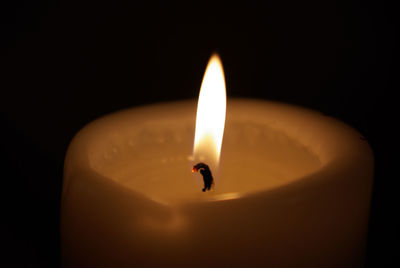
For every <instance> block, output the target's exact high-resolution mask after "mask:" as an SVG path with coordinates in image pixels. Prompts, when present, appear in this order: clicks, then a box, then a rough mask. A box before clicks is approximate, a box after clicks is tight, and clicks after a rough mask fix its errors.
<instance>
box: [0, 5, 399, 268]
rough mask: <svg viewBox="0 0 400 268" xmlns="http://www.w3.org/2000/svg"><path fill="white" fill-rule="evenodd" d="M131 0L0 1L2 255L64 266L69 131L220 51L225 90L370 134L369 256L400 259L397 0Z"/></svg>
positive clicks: (192, 77) (150, 95)
mask: <svg viewBox="0 0 400 268" xmlns="http://www.w3.org/2000/svg"><path fill="white" fill-rule="evenodd" d="M133 2H135V1H119V0H118V1H73V0H72V1H66V0H65V1H49V0H48V1H45V0H42V1H41V0H31V1H28V0H26V1H21V0H17V1H12V2H10V3H7V1H2V2H1V4H0V14H1V16H0V23H1V24H0V41H1V42H0V49H1V51H0V79H1V80H0V92H1V93H0V94H1V95H0V96H1V97H0V98H1V108H0V122H1V125H0V126H1V132H0V133H1V134H0V145H1V159H0V160H1V162H0V163H1V164H0V165H1V166H0V167H1V169H0V172H1V173H0V174H1V189H2V192H1V207H0V208H1V214H0V215H1V229H0V230H1V244H2V248H3V249H1V254H2V255H4V256H2V258H1V262H2V263H4V262H6V263H7V262H8V263H10V264H13V266H17V267H19V266H27V267H57V266H59V262H60V254H59V251H60V246H59V242H60V241H59V213H60V193H61V185H62V171H63V160H64V156H65V153H66V149H67V146H68V144H69V142H70V141H71V139H72V137H73V136H74V134H76V133H77V131H78V130H79V129H81V128H82V127H83V126H84V125H85V124H87V123H88V122H90V121H92V120H93V119H95V118H97V117H99V116H101V115H104V114H107V113H110V112H113V111H116V110H118V109H123V108H128V107H132V106H137V105H142V104H147V103H153V102H160V101H168V100H177V99H186V98H197V95H198V90H199V88H200V83H201V79H202V75H203V72H204V68H205V66H206V63H207V61H208V58H209V56H210V54H211V52H213V51H218V52H219V53H220V55H221V58H222V60H223V63H224V67H225V73H226V80H227V89H228V95H229V96H231V97H252V98H262V99H270V100H278V101H284V102H288V103H293V104H297V105H301V106H305V107H309V108H312V109H316V110H319V111H321V112H323V113H325V114H327V115H331V116H334V117H337V118H339V119H340V120H342V121H344V122H346V123H348V124H349V125H351V126H353V127H354V128H356V129H358V130H359V131H360V132H361V133H362V134H363V135H364V136H365V137H366V139H367V140H368V141H369V143H370V145H371V147H372V149H373V151H374V155H375V162H376V171H375V182H374V191H373V198H372V211H371V220H370V225H369V235H368V251H367V267H383V266H394V264H399V263H400V262H399V260H398V259H397V257H396V255H397V256H398V254H397V252H398V249H399V247H398V246H397V245H396V243H395V242H398V238H399V236H398V228H399V225H398V222H397V219H396V218H395V215H396V213H397V212H398V208H397V204H398V197H397V196H396V194H395V193H396V188H395V187H394V186H395V181H396V179H398V177H399V176H398V175H397V176H396V175H394V174H395V173H393V172H394V170H395V165H396V163H395V159H394V153H392V152H395V150H396V149H395V145H394V144H395V143H394V141H395V134H396V133H395V132H394V128H392V127H391V126H393V125H395V124H396V122H397V120H396V116H395V110H396V109H395V108H396V107H395V105H393V104H392V102H391V100H393V99H394V82H393V81H394V77H393V73H394V72H393V70H392V65H393V60H392V59H393V54H394V45H395V44H394V35H395V27H394V25H393V18H394V16H395V15H394V14H395V12H394V10H393V8H392V7H390V6H388V5H387V4H386V3H385V2H384V1H353V0H349V1H343V3H342V2H338V1H332V0H327V1H317V0H311V1H310V0H305V1H294V0H288V1H279V2H278V3H277V1H268V2H266V3H264V4H263V5H255V4H246V3H245V2H244V1H243V2H242V3H238V4H234V3H233V2H230V3H223V4H217V3H212V2H207V1H203V2H199V3H195V2H190V3H191V4H190V5H188V4H187V2H186V4H184V3H180V4H172V3H168V4H167V3H165V2H164V3H163V4H158V3H154V2H153V3H151V4H148V5H147V6H142V5H141V6H138V4H137V3H133ZM393 103H394V102H393ZM396 144H397V143H396ZM338 198H340V197H338Z"/></svg>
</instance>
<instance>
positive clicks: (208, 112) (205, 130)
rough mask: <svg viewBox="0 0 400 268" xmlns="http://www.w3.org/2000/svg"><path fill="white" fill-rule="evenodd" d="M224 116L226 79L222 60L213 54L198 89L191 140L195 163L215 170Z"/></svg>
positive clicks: (219, 150) (218, 156) (219, 151)
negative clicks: (194, 128)
mask: <svg viewBox="0 0 400 268" xmlns="http://www.w3.org/2000/svg"><path fill="white" fill-rule="evenodd" d="M225 115H226V89H225V77H224V70H223V67H222V62H221V59H220V58H219V56H218V55H217V54H213V55H212V56H211V58H210V60H209V62H208V65H207V68H206V71H205V74H204V77H203V82H202V84H201V88H200V94H199V100H198V104H197V115H196V131H195V136H194V149H193V158H194V161H197V162H199V161H202V162H205V163H207V164H208V165H209V166H210V167H212V168H214V169H215V168H217V167H218V163H219V158H220V153H221V146H222V138H223V134H224V127H225Z"/></svg>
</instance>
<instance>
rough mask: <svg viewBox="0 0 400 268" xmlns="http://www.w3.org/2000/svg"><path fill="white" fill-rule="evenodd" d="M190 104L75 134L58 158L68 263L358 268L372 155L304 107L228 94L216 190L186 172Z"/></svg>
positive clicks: (117, 117)
mask: <svg viewBox="0 0 400 268" xmlns="http://www.w3.org/2000/svg"><path fill="white" fill-rule="evenodd" d="M195 109H196V105H195V102H194V101H193V102H192V101H186V102H176V103H170V104H160V105H153V106H148V107H141V108H135V109H131V110H126V111H121V112H118V113H115V114H112V115H109V116H106V117H104V118H101V119H98V120H96V121H94V122H92V123H91V124H89V125H88V126H86V127H85V128H84V129H83V130H82V131H80V132H79V133H78V134H77V136H76V137H75V138H74V140H73V141H72V142H71V145H70V147H69V149H68V153H67V156H66V160H65V167H64V182H63V183H64V184H63V196H62V215H61V239H62V260H63V265H64V266H65V267H88V266H96V267H98V266H109V267H117V266H121V267H125V266H138V267H140V266H156V265H158V266H165V265H178V266H199V267H204V266H206V265H207V266H220V265H222V266H243V267H245V266H246V267H248V266H249V265H264V266H267V265H271V266H281V267H284V266H308V267H338V266H352V267H354V266H362V264H363V256H364V249H365V239H366V232H367V221H368V214H369V202H370V195H371V185H372V178H373V157H372V153H371V151H370V148H369V146H368V144H367V143H366V141H365V140H364V139H362V137H361V136H360V134H359V133H357V132H356V131H354V130H353V129H351V128H350V127H348V126H346V125H345V124H343V123H341V122H338V121H337V120H334V119H332V118H329V117H326V116H324V115H322V114H320V113H316V112H312V111H309V110H306V109H302V108H298V107H293V106H289V105H285V104H279V103H274V102H266V101H254V100H229V102H228V110H227V121H226V122H227V123H226V124H227V126H226V130H225V137H224V142H223V148H222V153H221V157H222V159H221V169H220V170H219V171H218V172H217V174H216V176H217V177H218V179H217V180H218V181H217V185H216V188H215V190H214V191H212V192H210V193H202V192H201V188H202V185H198V183H199V182H198V181H197V180H198V178H196V177H195V178H193V177H192V175H191V174H190V170H191V164H192V163H191V161H190V158H188V156H190V154H191V153H192V152H191V150H192V145H193V134H194V132H193V131H194V120H195V119H194V118H195Z"/></svg>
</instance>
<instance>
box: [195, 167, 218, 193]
mask: <svg viewBox="0 0 400 268" xmlns="http://www.w3.org/2000/svg"><path fill="white" fill-rule="evenodd" d="M199 170H200V173H201V175H203V181H204V188H203V192H205V191H206V190H210V189H211V186H212V185H213V183H214V179H213V177H212V175H211V170H210V168H209V167H208V166H207V165H206V164H204V163H198V164H197V165H194V166H193V168H192V172H197V171H199Z"/></svg>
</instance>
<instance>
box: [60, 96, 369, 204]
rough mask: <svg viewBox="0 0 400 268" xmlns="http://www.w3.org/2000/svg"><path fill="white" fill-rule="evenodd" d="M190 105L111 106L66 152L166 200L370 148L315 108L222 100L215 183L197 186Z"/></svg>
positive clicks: (257, 186) (227, 195) (256, 182)
mask: <svg viewBox="0 0 400 268" xmlns="http://www.w3.org/2000/svg"><path fill="white" fill-rule="evenodd" d="M195 112H196V105H195V102H194V101H181V102H174V103H167V104H157V105H150V106H145V107H139V108H133V109H128V110H124V111H121V112H117V113H113V114H111V115H108V116H105V117H103V118H100V119H98V120H96V121H94V122H92V123H91V124H89V125H88V126H86V127H85V128H84V129H83V130H82V131H81V132H80V133H78V135H77V136H76V137H75V139H74V141H73V143H72V144H71V147H72V148H70V149H69V152H68V154H69V155H71V154H75V155H76V156H75V157H78V158H80V159H81V160H82V161H78V162H79V163H80V165H81V167H82V168H87V169H88V170H89V171H90V172H94V173H96V175H98V176H100V177H102V178H103V179H107V180H110V181H111V182H112V183H116V184H118V185H121V186H122V187H125V188H127V189H129V190H131V191H134V192H137V193H138V194H141V195H144V196H146V197H148V198H149V199H151V200H153V201H156V202H160V203H163V204H172V203H179V202H184V201H194V202H197V201H200V202H203V201H214V200H228V199H236V198H239V197H241V196H246V195H251V194H252V193H255V192H263V191H268V190H271V189H275V188H279V187H282V186H284V185H288V184H290V183H293V182H295V181H299V180H302V179H304V178H306V177H307V176H308V175H310V174H313V173H316V172H320V171H321V170H322V169H324V168H326V167H327V166H330V164H331V163H333V162H335V161H336V162H337V161H339V160H340V159H342V160H343V159H344V160H346V157H344V156H348V157H350V158H351V157H352V155H353V154H355V153H359V150H364V151H368V150H370V149H369V147H368V145H367V146H365V144H362V143H360V141H359V140H360V139H359V134H358V133H357V132H356V131H354V130H353V129H351V128H350V127H348V126H347V125H345V124H343V123H341V122H339V121H337V120H334V119H332V118H329V117H326V116H323V115H322V114H320V113H317V112H313V111H310V110H307V109H303V108H299V107H294V106H291V105H286V104H280V103H276V102H268V101H256V100H229V102H228V110H227V119H226V128H225V134H224V143H223V146H222V152H221V160H220V167H219V169H218V170H213V171H212V172H213V175H214V177H215V187H214V189H213V190H211V191H209V192H206V193H204V192H202V191H201V189H202V188H203V185H202V179H201V175H200V174H198V173H196V174H193V173H192V172H191V169H192V166H193V165H194V164H196V163H193V161H192V160H193V159H192V157H191V156H192V148H193V137H194V124H195ZM82 151H83V152H84V153H82ZM66 164H68V155H67V159H66Z"/></svg>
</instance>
